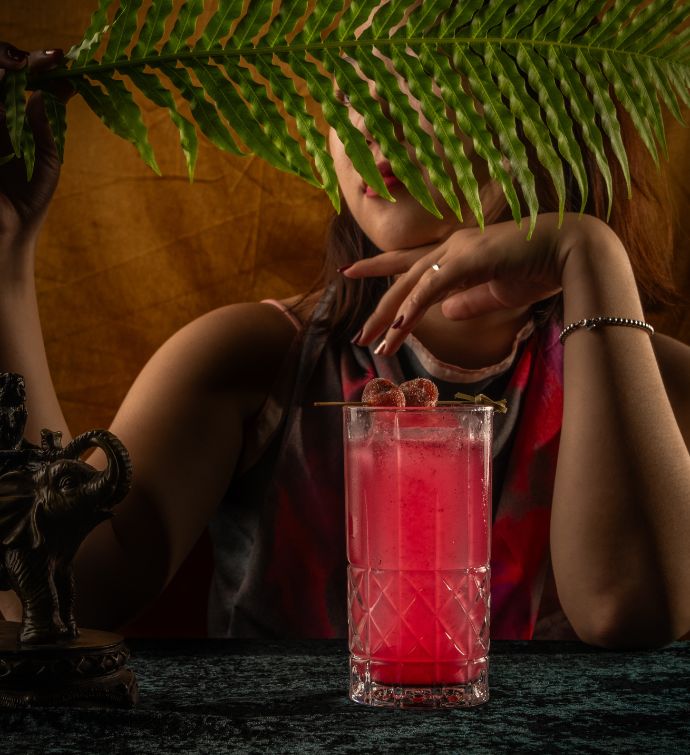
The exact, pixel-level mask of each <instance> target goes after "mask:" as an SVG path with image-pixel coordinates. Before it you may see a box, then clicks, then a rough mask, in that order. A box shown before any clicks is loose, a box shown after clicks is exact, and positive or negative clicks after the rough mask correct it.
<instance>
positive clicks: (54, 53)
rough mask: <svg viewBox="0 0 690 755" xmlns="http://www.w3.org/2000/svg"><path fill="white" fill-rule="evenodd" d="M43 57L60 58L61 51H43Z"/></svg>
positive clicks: (57, 48) (57, 49)
mask: <svg viewBox="0 0 690 755" xmlns="http://www.w3.org/2000/svg"><path fill="white" fill-rule="evenodd" d="M43 54H44V55H50V56H58V55H59V56H62V54H63V53H62V50H61V49H60V48H59V47H56V48H55V49H54V50H43Z"/></svg>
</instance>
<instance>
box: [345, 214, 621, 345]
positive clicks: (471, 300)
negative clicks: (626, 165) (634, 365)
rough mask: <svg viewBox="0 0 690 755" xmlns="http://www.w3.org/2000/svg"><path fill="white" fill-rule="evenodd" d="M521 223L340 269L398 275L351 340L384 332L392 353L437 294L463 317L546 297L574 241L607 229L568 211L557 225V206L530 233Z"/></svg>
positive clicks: (451, 312)
mask: <svg viewBox="0 0 690 755" xmlns="http://www.w3.org/2000/svg"><path fill="white" fill-rule="evenodd" d="M526 226H527V223H526V221H525V222H523V223H522V225H521V226H518V225H517V224H516V223H514V222H513V221H512V220H511V221H508V222H504V223H497V224H495V225H491V226H487V227H486V229H485V230H484V231H481V230H479V229H478V228H464V229H461V230H458V231H455V232H454V233H452V234H451V235H450V236H448V237H447V238H446V239H445V240H444V241H443V242H442V243H440V244H437V245H432V246H424V247H418V248H415V249H404V250H401V251H392V252H384V253H382V254H379V255H377V256H375V257H371V258H369V259H366V260H360V261H359V262H356V263H354V264H353V265H352V266H351V267H349V268H347V270H346V271H344V272H343V275H345V276H346V277H348V278H366V277H369V276H398V277H397V279H396V280H395V281H394V283H393V284H392V285H391V287H390V288H389V289H388V291H387V292H386V293H385V294H384V295H383V296H382V297H381V300H380V301H379V303H378V305H377V307H376V309H375V310H374V312H373V313H372V314H371V316H370V317H369V319H368V320H367V321H366V323H365V325H364V327H363V329H362V332H361V334H360V336H359V338H358V339H357V343H358V344H360V345H368V344H369V343H371V342H372V341H373V340H374V339H375V338H377V337H378V336H380V335H381V334H383V333H384V332H385V342H386V344H385V346H384V347H383V348H381V350H380V351H379V352H378V353H380V354H386V355H390V354H393V353H395V351H396V350H397V349H398V348H399V347H400V345H401V343H402V342H403V340H404V339H405V337H406V336H407V334H408V333H409V332H410V331H411V330H413V329H414V327H415V325H416V324H417V323H418V322H419V320H420V319H421V318H422V316H423V315H424V313H425V312H426V310H427V309H428V308H429V307H430V306H431V305H432V304H435V303H437V302H442V305H441V310H442V312H443V314H444V315H445V316H446V317H447V318H448V319H451V320H462V319H470V318H473V317H478V316H480V315H483V314H487V313H489V312H493V311H496V310H499V309H515V308H519V307H524V306H528V305H530V304H534V303H536V302H538V301H541V300H543V299H546V298H548V297H550V296H552V295H553V294H556V293H558V292H559V291H560V290H561V285H562V284H561V281H562V275H563V270H564V267H565V264H566V260H567V258H568V255H569V253H570V251H571V250H572V248H573V246H574V245H576V244H577V243H579V242H580V241H582V239H583V238H584V237H585V236H587V237H589V236H591V235H596V234H608V236H609V237H610V236H611V235H612V233H613V232H612V231H611V230H610V228H608V226H606V225H605V224H604V223H603V222H601V221H600V220H597V219H596V218H594V217H592V216H588V215H585V216H582V217H580V216H578V215H577V214H575V213H567V214H566V215H565V218H564V220H563V224H562V226H561V228H560V229H559V228H558V215H557V214H556V213H545V214H543V215H540V216H539V219H538V221H537V225H536V228H535V231H534V234H533V235H532V238H531V239H530V240H529V241H527V240H526V231H525V228H526ZM609 243H610V238H609ZM434 265H437V266H438V269H436V268H435V267H432V266H434ZM400 318H402V320H401V319H400Z"/></svg>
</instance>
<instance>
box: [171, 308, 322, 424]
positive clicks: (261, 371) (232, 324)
mask: <svg viewBox="0 0 690 755" xmlns="http://www.w3.org/2000/svg"><path fill="white" fill-rule="evenodd" d="M300 298H301V297H293V298H291V299H285V300H282V302H281V304H283V305H284V306H285V308H286V309H289V310H290V311H293V312H294V313H295V315H296V317H297V318H298V319H299V320H300V322H306V320H307V318H308V314H309V312H310V310H309V307H308V305H307V304H306V303H304V302H302V303H300V301H299V299H300ZM281 309H282V307H281V308H279V307H276V306H275V305H273V304H270V303H266V302H263V303H262V302H242V303H236V304H228V305H226V306H223V307H219V308H218V309H214V310H212V311H210V312H207V313H206V314H204V315H201V316H200V317H198V318H196V319H195V320H192V321H191V322H190V323H189V324H187V325H185V326H184V327H183V328H181V329H180V330H179V331H177V333H175V334H174V335H173V336H172V337H171V338H170V339H169V340H168V341H167V342H166V343H165V344H164V346H163V347H162V348H161V350H160V352H161V353H160V354H159V355H158V356H159V358H163V359H164V360H165V361H166V362H167V363H169V364H175V365H184V369H185V370H186V371H188V375H189V377H190V379H189V380H188V381H187V382H189V383H193V384H194V386H195V388H196V389H197V390H204V391H214V392H221V393H227V392H232V393H233V394H234V395H236V396H237V404H238V406H240V407H241V409H242V415H243V416H245V417H248V416H251V415H252V414H254V413H255V412H256V411H257V410H258V408H259V407H260V406H261V404H262V403H263V401H264V400H265V397H266V395H267V394H268V392H269V391H270V389H271V387H272V385H273V383H274V381H275V379H276V376H277V375H278V374H279V371H280V370H282V369H286V368H287V364H286V360H287V359H288V358H289V355H290V354H291V353H293V352H292V351H291V346H292V344H293V343H294V341H295V338H296V337H297V335H298V330H297V328H296V326H295V324H294V322H292V321H291V320H290V318H289V317H287V316H286V313H285V311H281ZM302 317H304V318H305V319H304V320H302ZM190 373H191V374H190Z"/></svg>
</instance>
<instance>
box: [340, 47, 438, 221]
mask: <svg viewBox="0 0 690 755" xmlns="http://www.w3.org/2000/svg"><path fill="white" fill-rule="evenodd" d="M354 52H355V54H356V55H357V62H358V63H359V65H360V66H361V68H362V72H363V73H364V74H365V76H368V77H369V78H370V79H372V80H373V78H374V77H376V78H377V80H378V82H379V91H380V94H381V96H382V97H383V99H384V101H385V102H387V103H388V107H389V109H390V117H391V118H392V119H393V121H388V120H386V121H385V122H384V121H383V120H382V121H381V123H380V124H379V139H378V143H379V144H380V146H381V151H382V152H383V155H384V157H385V158H386V159H387V160H389V162H390V164H391V168H392V169H393V173H394V174H395V175H396V176H397V177H398V178H399V179H400V180H401V181H402V182H403V183H404V184H405V186H406V187H407V189H408V191H409V192H410V194H412V196H413V197H414V198H415V199H416V200H417V201H418V202H419V203H420V204H421V205H422V207H425V208H426V209H427V210H428V211H429V212H430V213H432V215H435V216H436V217H437V218H441V217H442V214H441V211H440V210H439V209H438V207H436V204H435V203H434V200H433V197H432V196H431V193H430V192H429V189H428V187H427V185H426V183H424V180H423V178H422V175H421V173H420V172H419V170H418V169H416V167H413V166H410V165H409V161H408V156H407V149H406V148H405V146H404V144H402V143H401V142H400V140H399V138H398V135H397V134H396V133H395V128H394V125H395V123H396V122H397V123H399V124H400V126H401V128H402V130H403V134H404V136H405V139H407V140H408V141H409V143H410V144H411V145H412V147H413V148H414V150H415V154H416V156H417V159H418V160H419V161H420V163H421V164H422V165H423V166H424V167H425V168H426V169H427V170H428V171H429V173H430V175H431V174H438V173H439V171H443V163H442V161H441V159H440V158H439V156H438V155H437V154H436V153H435V152H434V151H433V141H432V139H431V137H430V136H429V134H427V133H426V132H425V131H423V130H421V129H420V128H419V116H418V114H417V112H416V111H415V110H414V109H413V108H412V106H411V105H410V103H409V100H408V99H407V97H406V96H405V95H404V94H403V93H402V92H401V91H400V89H399V87H398V81H397V79H396V78H395V76H394V75H393V74H391V73H389V72H388V71H387V70H386V68H385V66H384V65H383V63H382V61H381V60H380V59H379V58H376V57H375V56H374V55H373V54H372V53H370V52H369V50H367V49H366V48H364V47H361V48H357V49H356V50H355V51H354ZM348 68H350V67H349V66H347V65H346V66H343V73H344V74H345V75H347V74H348V73H349V75H350V76H351V77H352V78H353V79H354V82H355V84H354V85H350V86H348V87H347V91H348V92H349V93H350V98H351V101H352V105H353V107H354V109H355V110H360V111H361V112H362V115H363V116H364V125H365V126H366V125H367V122H369V123H371V120H372V118H373V116H374V114H373V112H372V109H371V108H368V107H367V106H366V105H367V102H368V99H369V97H368V94H369V87H368V85H367V84H366V82H364V81H362V80H361V79H359V78H358V77H357V76H356V74H355V73H354V71H353V70H352V69H350V71H348ZM343 84H344V85H345V86H347V83H346V82H343ZM353 94H354V99H353V98H352V97H353ZM376 106H377V109H378V110H379V111H380V112H382V113H384V116H385V115H386V113H385V110H384V109H383V107H382V105H381V103H380V102H379V101H377V102H376ZM382 126H383V128H382Z"/></svg>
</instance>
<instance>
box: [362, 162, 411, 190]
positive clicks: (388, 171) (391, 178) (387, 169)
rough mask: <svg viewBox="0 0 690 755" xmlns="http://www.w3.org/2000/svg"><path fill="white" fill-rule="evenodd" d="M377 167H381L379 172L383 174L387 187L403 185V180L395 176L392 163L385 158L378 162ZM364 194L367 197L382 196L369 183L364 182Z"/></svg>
mask: <svg viewBox="0 0 690 755" xmlns="http://www.w3.org/2000/svg"><path fill="white" fill-rule="evenodd" d="M376 167H377V168H378V169H379V173H380V174H381V178H382V179H383V183H384V184H385V185H386V187H387V188H389V189H390V188H392V187H394V186H402V185H403V184H402V182H401V181H400V180H399V179H398V178H396V177H395V175H394V174H393V169H392V168H391V164H390V163H389V162H388V161H386V160H384V161H382V162H379V163H376ZM364 196H366V197H380V196H381V195H380V194H379V193H378V192H377V191H375V190H374V189H372V188H371V186H369V185H368V184H366V183H365V184H364Z"/></svg>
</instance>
